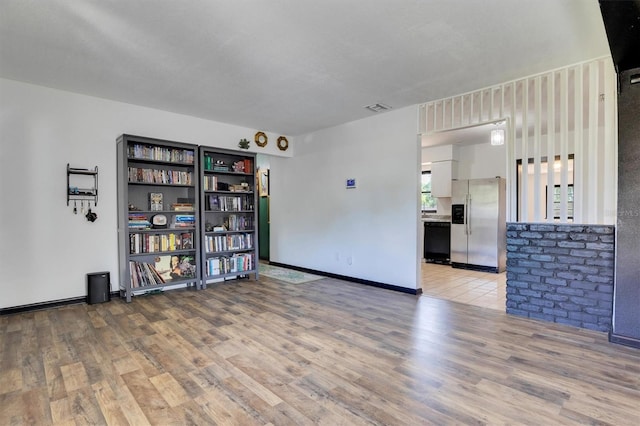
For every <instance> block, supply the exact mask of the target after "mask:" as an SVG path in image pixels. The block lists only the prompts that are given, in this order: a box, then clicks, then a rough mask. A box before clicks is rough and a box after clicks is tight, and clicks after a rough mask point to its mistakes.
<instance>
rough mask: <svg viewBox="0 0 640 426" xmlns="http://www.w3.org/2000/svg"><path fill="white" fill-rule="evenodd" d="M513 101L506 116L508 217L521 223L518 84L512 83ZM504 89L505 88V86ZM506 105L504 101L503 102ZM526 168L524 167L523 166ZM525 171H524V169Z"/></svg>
mask: <svg viewBox="0 0 640 426" xmlns="http://www.w3.org/2000/svg"><path fill="white" fill-rule="evenodd" d="M509 86H510V93H509V95H511V100H510V102H508V103H509V112H508V113H507V114H506V115H508V116H509V120H508V121H507V132H508V137H507V140H506V141H505V142H506V148H507V188H508V192H507V194H508V202H507V217H508V218H509V220H511V221H512V222H517V221H519V218H518V214H517V212H518V186H517V185H516V182H517V181H518V179H517V175H518V168H517V166H516V148H515V147H516V83H515V82H512V83H511V84H510V85H509ZM503 87H504V86H503ZM507 94H508V92H507V90H504V88H503V90H502V98H503V100H504V99H505V98H506V97H507ZM503 104H504V101H503ZM523 166H524V165H523ZM523 170H524V169H523Z"/></svg>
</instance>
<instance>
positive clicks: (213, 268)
mask: <svg viewBox="0 0 640 426" xmlns="http://www.w3.org/2000/svg"><path fill="white" fill-rule="evenodd" d="M254 268H255V258H254V255H253V253H238V254H234V255H233V256H221V257H211V258H209V259H207V261H206V265H205V271H206V273H207V276H208V277H214V276H216V275H223V274H231V273H235V272H246V271H251V270H253V269H254Z"/></svg>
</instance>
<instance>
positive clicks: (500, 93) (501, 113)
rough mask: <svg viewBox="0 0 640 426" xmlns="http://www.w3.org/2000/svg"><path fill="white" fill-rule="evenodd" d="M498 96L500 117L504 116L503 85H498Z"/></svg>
mask: <svg viewBox="0 0 640 426" xmlns="http://www.w3.org/2000/svg"><path fill="white" fill-rule="evenodd" d="M498 90H499V92H498V97H499V99H500V118H501V119H502V118H504V86H500V88H499V89H498Z"/></svg>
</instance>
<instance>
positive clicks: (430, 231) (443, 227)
mask: <svg viewBox="0 0 640 426" xmlns="http://www.w3.org/2000/svg"><path fill="white" fill-rule="evenodd" d="M450 252H451V223H449V222H444V221H443V222H438V221H427V222H424V259H425V260H426V261H427V262H437V263H449V256H450Z"/></svg>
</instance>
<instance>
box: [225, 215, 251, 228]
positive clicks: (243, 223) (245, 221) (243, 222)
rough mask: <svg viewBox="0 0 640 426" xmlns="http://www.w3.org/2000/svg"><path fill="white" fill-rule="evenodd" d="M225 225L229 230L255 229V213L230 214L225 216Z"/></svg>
mask: <svg viewBox="0 0 640 426" xmlns="http://www.w3.org/2000/svg"><path fill="white" fill-rule="evenodd" d="M224 227H225V228H226V229H227V230H228V231H252V230H253V229H254V225H253V215H250V216H244V215H237V214H230V215H229V216H227V217H226V218H224Z"/></svg>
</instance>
